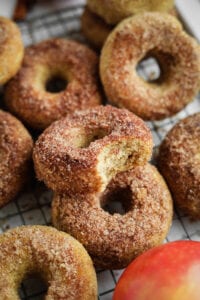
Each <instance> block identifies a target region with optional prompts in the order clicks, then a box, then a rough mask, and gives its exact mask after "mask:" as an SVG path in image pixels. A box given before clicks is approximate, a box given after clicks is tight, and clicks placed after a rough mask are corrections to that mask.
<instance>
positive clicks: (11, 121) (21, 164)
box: [0, 110, 33, 207]
mask: <svg viewBox="0 0 200 300" xmlns="http://www.w3.org/2000/svg"><path fill="white" fill-rule="evenodd" d="M32 148H33V141H32V138H31V136H30V134H29V133H28V131H27V130H26V129H25V127H24V126H23V125H22V123H21V122H20V121H18V120H17V119H16V118H15V117H13V116H12V115H10V114H9V113H6V112H4V111H2V110H0V207H1V206H3V205H5V204H6V203H8V202H9V201H10V200H12V199H13V198H14V197H15V196H16V195H17V193H18V192H19V191H20V190H21V189H22V187H23V185H24V183H25V182H26V180H27V177H28V174H29V172H30V169H31V165H30V162H31V156H32Z"/></svg>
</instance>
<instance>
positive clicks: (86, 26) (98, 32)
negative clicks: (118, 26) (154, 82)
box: [81, 6, 178, 64]
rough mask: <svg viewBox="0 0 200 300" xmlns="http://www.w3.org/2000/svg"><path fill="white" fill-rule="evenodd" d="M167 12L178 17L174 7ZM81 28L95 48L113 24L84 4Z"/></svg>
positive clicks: (98, 46) (103, 40) (101, 44)
mask: <svg viewBox="0 0 200 300" xmlns="http://www.w3.org/2000/svg"><path fill="white" fill-rule="evenodd" d="M168 13H169V14H171V15H172V16H174V17H178V14H177V11H176V8H175V7H173V8H172V9H170V10H169V11H168ZM81 29H82V32H83V34H84V36H85V37H86V38H87V40H88V41H89V42H90V43H91V45H92V46H94V47H95V48H96V49H101V48H102V47H103V45H104V43H105V41H106V39H107V37H108V35H109V34H110V33H111V31H112V30H113V29H114V26H113V25H110V24H107V23H106V22H105V21H104V19H103V18H101V17H99V16H98V15H96V14H95V13H94V12H92V11H91V10H90V9H89V8H88V7H87V6H86V7H85V10H84V12H83V14H82V17H81ZM163 64H164V62H163Z"/></svg>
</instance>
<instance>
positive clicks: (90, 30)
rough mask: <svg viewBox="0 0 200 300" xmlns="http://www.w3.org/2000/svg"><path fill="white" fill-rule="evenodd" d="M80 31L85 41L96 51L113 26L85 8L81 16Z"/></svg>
mask: <svg viewBox="0 0 200 300" xmlns="http://www.w3.org/2000/svg"><path fill="white" fill-rule="evenodd" d="M81 29H82V32H83V34H84V36H85V37H86V38H87V40H88V41H89V42H90V43H91V44H92V45H93V46H94V47H95V48H97V49H101V48H102V46H103V44H104V42H105V40H106V38H107V37H108V35H109V34H110V32H111V30H112V29H113V26H111V25H108V24H107V23H106V22H105V21H104V19H102V18H101V17H99V16H98V15H96V14H95V13H93V12H92V11H90V9H89V8H88V7H85V9H84V12H83V14H82V16H81Z"/></svg>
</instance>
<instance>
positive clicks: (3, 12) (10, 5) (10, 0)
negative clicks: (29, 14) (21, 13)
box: [0, 0, 17, 18]
mask: <svg viewBox="0 0 200 300" xmlns="http://www.w3.org/2000/svg"><path fill="white" fill-rule="evenodd" d="M16 2H17V0H0V16H4V17H7V18H11V17H12V15H13V13H14V9H15V5H16Z"/></svg>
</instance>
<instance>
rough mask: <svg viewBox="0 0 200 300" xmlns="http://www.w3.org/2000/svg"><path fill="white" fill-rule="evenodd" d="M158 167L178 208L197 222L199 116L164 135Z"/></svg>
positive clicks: (199, 207)
mask: <svg viewBox="0 0 200 300" xmlns="http://www.w3.org/2000/svg"><path fill="white" fill-rule="evenodd" d="M158 166H159V169H160V171H161V173H162V174H163V176H164V177H165V179H166V181H167V183H168V185H169V188H170V190H171V192H172V195H173V199H174V201H175V203H176V205H177V207H178V208H179V209H180V210H182V211H183V212H185V213H186V214H187V215H189V216H190V217H191V218H192V219H200V113H197V114H195V115H192V116H189V117H187V118H185V119H183V120H181V121H180V122H179V123H178V124H176V125H175V126H174V127H173V128H172V130H171V131H170V132H169V133H168V134H167V136H166V138H165V140H164V141H163V143H162V144H161V146H160V150H159V156H158Z"/></svg>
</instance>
